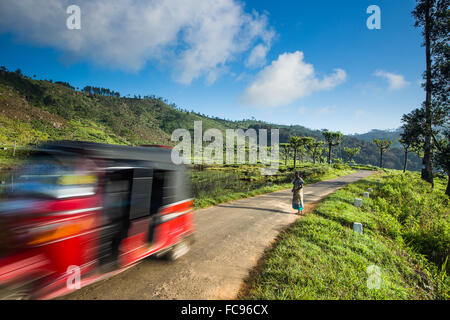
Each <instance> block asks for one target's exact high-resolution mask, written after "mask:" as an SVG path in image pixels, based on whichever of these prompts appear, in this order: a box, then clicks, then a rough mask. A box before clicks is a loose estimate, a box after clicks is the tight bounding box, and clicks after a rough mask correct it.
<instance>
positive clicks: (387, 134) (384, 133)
mask: <svg viewBox="0 0 450 320" xmlns="http://www.w3.org/2000/svg"><path fill="white" fill-rule="evenodd" d="M401 133H402V129H400V128H398V129H393V130H378V129H374V130H371V131H369V132H367V133H363V134H354V135H352V137H355V138H357V139H360V140H364V141H368V142H372V141H373V139H380V140H383V139H385V138H386V139H388V140H392V141H393V142H394V144H393V146H394V147H397V148H401V147H402V145H401V144H400V142H399V141H398V139H400V134H401Z"/></svg>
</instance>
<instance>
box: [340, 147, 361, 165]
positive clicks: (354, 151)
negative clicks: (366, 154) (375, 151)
mask: <svg viewBox="0 0 450 320" xmlns="http://www.w3.org/2000/svg"><path fill="white" fill-rule="evenodd" d="M360 152H361V147H357V148H347V147H344V153H345V155H346V156H347V162H351V161H352V160H353V158H354V157H356V156H357V155H358V154H359V153H360Z"/></svg>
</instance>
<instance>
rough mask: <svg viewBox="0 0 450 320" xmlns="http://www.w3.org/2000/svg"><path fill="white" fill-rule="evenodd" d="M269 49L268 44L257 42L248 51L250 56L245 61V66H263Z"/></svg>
mask: <svg viewBox="0 0 450 320" xmlns="http://www.w3.org/2000/svg"><path fill="white" fill-rule="evenodd" d="M269 50H270V47H269V46H267V45H263V44H258V45H257V46H256V47H254V48H253V50H252V52H251V53H250V56H249V57H248V59H247V61H246V62H245V66H246V67H249V68H258V67H262V66H264V65H265V64H266V56H267V52H268V51H269Z"/></svg>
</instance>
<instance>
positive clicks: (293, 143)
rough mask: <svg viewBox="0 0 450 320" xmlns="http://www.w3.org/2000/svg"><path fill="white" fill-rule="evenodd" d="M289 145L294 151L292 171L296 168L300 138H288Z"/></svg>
mask: <svg viewBox="0 0 450 320" xmlns="http://www.w3.org/2000/svg"><path fill="white" fill-rule="evenodd" d="M289 144H290V145H291V149H292V150H293V151H294V169H295V168H296V164H297V153H298V148H299V147H300V145H301V143H300V138H299V137H295V136H294V137H290V138H289Z"/></svg>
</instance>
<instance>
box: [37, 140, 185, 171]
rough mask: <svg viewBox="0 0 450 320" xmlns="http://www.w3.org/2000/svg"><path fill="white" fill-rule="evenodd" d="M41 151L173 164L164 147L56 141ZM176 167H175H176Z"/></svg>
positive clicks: (168, 152) (169, 154)
mask: <svg viewBox="0 0 450 320" xmlns="http://www.w3.org/2000/svg"><path fill="white" fill-rule="evenodd" d="M38 150H41V151H62V152H69V153H72V152H75V153H80V154H84V155H87V156H89V157H93V158H102V159H111V160H137V161H151V162H159V163H165V164H172V165H173V166H174V167H178V166H176V165H175V164H173V162H172V159H171V150H170V149H167V148H162V147H134V146H122V145H110V144H103V143H95V142H85V141H56V142H50V143H47V144H44V145H42V146H41V147H40V148H38ZM174 169H175V168H174Z"/></svg>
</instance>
